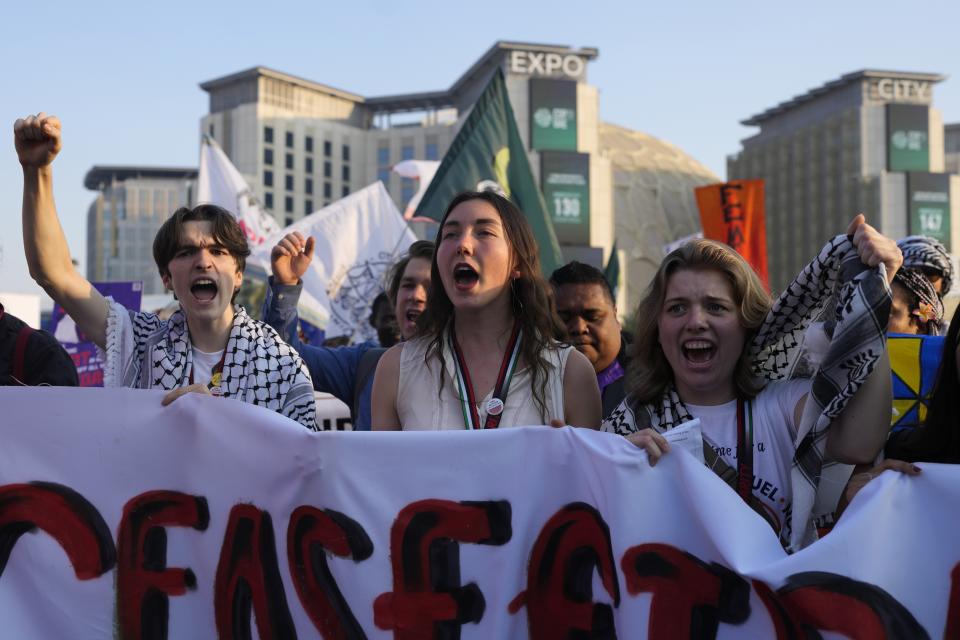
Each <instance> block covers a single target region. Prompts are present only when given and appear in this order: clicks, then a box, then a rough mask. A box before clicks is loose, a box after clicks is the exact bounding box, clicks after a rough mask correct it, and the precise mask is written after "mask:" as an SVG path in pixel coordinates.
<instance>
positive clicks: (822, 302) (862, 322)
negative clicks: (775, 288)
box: [603, 236, 890, 550]
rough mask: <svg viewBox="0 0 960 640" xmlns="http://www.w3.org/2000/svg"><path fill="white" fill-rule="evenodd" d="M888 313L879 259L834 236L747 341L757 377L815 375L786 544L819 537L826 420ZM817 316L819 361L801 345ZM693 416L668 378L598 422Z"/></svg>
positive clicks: (862, 369)
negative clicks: (648, 399)
mask: <svg viewBox="0 0 960 640" xmlns="http://www.w3.org/2000/svg"><path fill="white" fill-rule="evenodd" d="M831 310H832V311H833V313H832V317H831V314H830V311H831ZM889 314H890V288H889V286H888V284H887V279H886V270H885V269H884V267H883V265H880V266H879V267H877V268H870V267H867V266H866V265H864V264H863V263H862V262H860V258H859V256H858V254H857V251H856V248H855V247H854V246H853V244H852V243H851V241H850V239H849V237H848V236H837V237H835V238H833V239H832V240H831V241H830V242H828V243H827V245H826V246H825V247H824V248H823V249H822V250H821V251H820V254H819V255H818V256H817V257H816V258H815V259H814V260H813V261H812V262H811V263H810V264H808V265H807V266H806V267H804V269H803V270H802V271H801V272H800V274H799V275H798V276H797V277H796V278H795V279H794V281H793V282H792V283H791V284H790V285H789V286H788V287H787V288H786V289H785V290H784V292H783V293H782V294H781V295H780V296H779V298H777V300H776V302H775V303H774V305H773V307H772V308H771V310H770V312H769V313H768V314H767V317H766V319H765V320H764V322H763V324H762V325H761V326H760V328H759V330H758V331H757V334H756V336H755V337H754V339H753V341H752V342H751V344H750V346H749V347H748V348H749V354H750V356H751V360H752V368H753V372H754V374H755V376H756V377H757V380H758V382H759V383H761V384H764V383H766V382H771V381H775V380H786V379H790V378H802V377H811V378H812V384H811V388H810V393H809V395H808V397H807V401H806V404H805V405H804V411H803V418H802V419H801V422H800V424H799V425H798V429H797V432H798V433H797V449H796V453H795V455H794V459H793V468H792V470H791V488H792V492H793V515H792V522H791V526H790V527H789V531H785V532H784V533H787V534H788V535H789V548H790V549H791V550H796V549H799V548H801V547H803V546H806V545H807V544H810V543H811V542H812V541H813V540H815V539H816V533H815V530H814V528H813V525H812V523H813V518H814V516H815V515H821V514H814V502H815V498H816V492H817V489H818V486H819V484H820V478H821V471H822V470H823V464H824V448H825V445H826V438H827V434H828V432H829V427H830V424H831V423H832V422H833V420H834V419H835V418H836V417H837V416H838V415H840V414H841V413H842V412H843V410H844V408H845V407H846V406H847V403H848V402H849V401H850V398H852V397H853V395H854V394H855V393H856V392H857V390H858V389H859V388H860V387H861V386H862V385H863V383H864V382H865V381H866V379H867V377H868V376H869V375H870V374H871V373H872V372H873V370H874V369H875V368H876V366H877V362H878V361H879V360H880V358H881V356H882V354H883V351H884V349H886V333H885V332H886V325H887V319H888V317H889ZM821 320H825V322H824V331H825V332H826V333H827V336H828V337H829V338H830V342H829V345H828V346H827V350H826V353H825V354H823V356H822V359H820V361H819V363H815V362H814V363H811V361H810V359H809V358H808V357H807V353H806V350H805V339H806V335H807V329H808V328H809V327H810V325H811V324H812V323H813V322H817V321H821ZM691 419H692V416H691V415H690V412H689V411H688V410H687V408H686V407H685V406H684V404H683V402H682V401H681V400H680V397H679V395H677V392H676V389H675V388H674V387H673V386H672V385H671V386H670V387H669V388H668V389H667V390H666V391H665V392H664V394H663V397H662V399H661V401H660V402H655V403H650V404H647V405H641V406H631V402H630V398H629V397H628V398H627V399H626V400H624V402H623V403H621V405H620V406H619V407H618V408H617V409H616V410H615V411H614V413H613V414H612V415H611V416H610V417H609V418H608V419H607V421H605V423H604V427H603V428H604V430H605V431H612V432H614V433H620V434H621V435H627V434H629V433H633V432H635V431H638V430H640V429H643V428H646V427H648V426H649V427H652V428H654V429H656V430H657V431H660V432H663V431H666V430H668V429H672V428H673V427H675V426H678V425H680V424H682V423H683V422H686V421H688V420H691ZM834 506H835V505H834ZM830 510H831V511H832V507H831V508H830Z"/></svg>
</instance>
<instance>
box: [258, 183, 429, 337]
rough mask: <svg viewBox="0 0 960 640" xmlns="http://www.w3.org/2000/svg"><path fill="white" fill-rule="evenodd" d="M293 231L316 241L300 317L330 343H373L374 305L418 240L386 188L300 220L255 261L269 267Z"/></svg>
mask: <svg viewBox="0 0 960 640" xmlns="http://www.w3.org/2000/svg"><path fill="white" fill-rule="evenodd" d="M294 231H299V232H300V233H301V234H303V236H304V237H309V236H313V237H314V238H315V241H316V247H315V249H314V254H313V262H312V263H311V265H310V269H309V270H308V271H307V273H306V274H304V276H303V293H302V294H301V296H300V304H299V306H298V309H299V311H300V317H301V318H302V319H304V320H307V321H308V322H310V323H311V324H315V325H317V326H318V327H320V328H322V329H324V331H325V334H326V337H327V338H335V337H338V336H349V337H350V338H351V339H352V340H353V341H355V342H356V341H362V340H369V339H371V338H374V337H375V336H376V331H375V330H374V328H373V327H371V326H370V323H369V318H370V304H371V303H372V302H373V299H374V298H375V297H377V294H378V293H380V292H381V291H383V290H384V288H385V282H384V276H385V272H386V271H387V269H388V268H389V267H390V265H391V264H392V263H393V262H394V260H395V259H396V257H397V256H398V255H400V254H401V253H402V252H404V251H406V249H407V248H408V247H409V246H410V244H411V243H412V242H413V241H415V240H416V239H417V237H416V236H415V235H414V234H413V232H412V231H410V228H409V227H408V226H407V223H406V221H405V220H404V219H403V216H401V215H400V212H399V211H398V210H397V207H396V205H395V204H394V203H393V200H392V199H391V198H390V194H388V193H387V190H386V189H385V188H384V186H383V183H382V182H379V181H378V182H375V183H374V184H372V185H370V186H368V187H364V188H363V189H361V190H360V191H357V192H355V193H352V194H350V195H349V196H347V197H346V198H344V199H342V200H338V201H336V202H334V203H333V204H331V205H328V206H326V207H324V208H323V209H320V210H319V211H317V212H316V213H312V214H310V215H309V216H306V217H304V218H301V219H300V220H298V221H297V222H295V223H293V224H292V225H290V226H289V227H287V228H286V229H284V230H283V231H281V232H279V233H278V234H276V235H274V236H272V237H271V238H269V239H268V240H267V242H266V243H264V244H262V245H260V246H259V247H257V248H256V249H254V253H253V257H254V259H255V260H256V261H258V262H260V263H261V264H264V265H269V264H270V250H271V249H272V248H273V246H274V245H275V244H276V243H277V241H278V240H279V239H280V238H281V237H283V235H286V234H288V233H292V232H294Z"/></svg>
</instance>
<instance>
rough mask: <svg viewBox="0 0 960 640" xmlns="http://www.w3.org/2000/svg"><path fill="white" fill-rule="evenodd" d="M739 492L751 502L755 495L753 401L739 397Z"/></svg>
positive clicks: (745, 499)
mask: <svg viewBox="0 0 960 640" xmlns="http://www.w3.org/2000/svg"><path fill="white" fill-rule="evenodd" d="M744 405H746V406H744ZM737 493H738V494H740V497H741V498H743V499H744V501H746V502H747V503H748V504H749V503H750V496H751V495H753V403H751V402H749V401H744V400H742V399H741V398H737Z"/></svg>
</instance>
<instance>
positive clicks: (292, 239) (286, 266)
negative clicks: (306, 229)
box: [270, 231, 314, 284]
mask: <svg viewBox="0 0 960 640" xmlns="http://www.w3.org/2000/svg"><path fill="white" fill-rule="evenodd" d="M313 245H314V240H313V238H312V237H311V238H306V239H304V237H303V235H302V234H301V233H300V232H299V231H294V232H293V233H288V234H287V235H285V236H283V238H281V240H280V242H278V243H277V245H276V246H275V247H274V248H273V250H271V251H270V266H271V268H272V269H273V279H274V280H275V281H276V282H277V284H297V282H299V281H300V278H302V277H303V274H305V273H306V272H307V268H309V266H310V262H311V261H312V260H313Z"/></svg>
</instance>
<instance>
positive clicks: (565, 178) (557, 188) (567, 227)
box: [540, 151, 590, 245]
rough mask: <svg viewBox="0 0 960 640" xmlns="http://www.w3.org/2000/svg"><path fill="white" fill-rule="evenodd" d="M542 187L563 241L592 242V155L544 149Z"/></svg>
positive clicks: (548, 207) (558, 237)
mask: <svg viewBox="0 0 960 640" xmlns="http://www.w3.org/2000/svg"><path fill="white" fill-rule="evenodd" d="M540 187H541V190H542V191H543V199H544V201H545V202H546V203H547V211H549V214H550V219H551V220H552V221H553V230H554V232H555V233H556V234H557V241H558V242H560V243H561V244H581V245H586V244H590V155H589V154H586V153H569V152H562V151H561V152H558V151H544V152H542V153H541V154H540Z"/></svg>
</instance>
